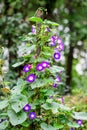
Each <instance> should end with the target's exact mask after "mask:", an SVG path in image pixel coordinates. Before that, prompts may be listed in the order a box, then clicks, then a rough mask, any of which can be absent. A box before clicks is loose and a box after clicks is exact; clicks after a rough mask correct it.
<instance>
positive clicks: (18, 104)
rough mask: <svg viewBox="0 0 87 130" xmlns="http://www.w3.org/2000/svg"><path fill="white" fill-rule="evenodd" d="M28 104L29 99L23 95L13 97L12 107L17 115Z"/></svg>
mask: <svg viewBox="0 0 87 130" xmlns="http://www.w3.org/2000/svg"><path fill="white" fill-rule="evenodd" d="M27 103H28V100H27V97H26V96H25V95H23V94H15V95H12V97H11V107H12V109H13V110H14V111H15V112H16V113H17V112H19V111H21V110H22V109H23V107H24V106H25V104H27Z"/></svg>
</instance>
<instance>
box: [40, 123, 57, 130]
mask: <svg viewBox="0 0 87 130" xmlns="http://www.w3.org/2000/svg"><path fill="white" fill-rule="evenodd" d="M40 125H41V128H42V129H43V130H57V129H56V128H54V127H53V126H51V125H48V124H46V123H41V124H40Z"/></svg>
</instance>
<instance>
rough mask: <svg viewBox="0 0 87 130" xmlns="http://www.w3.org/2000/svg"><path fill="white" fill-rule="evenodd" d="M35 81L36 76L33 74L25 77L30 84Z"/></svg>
mask: <svg viewBox="0 0 87 130" xmlns="http://www.w3.org/2000/svg"><path fill="white" fill-rule="evenodd" d="M35 79H36V75H35V74H30V75H28V77H27V81H28V82H30V83H32V82H34V80H35Z"/></svg>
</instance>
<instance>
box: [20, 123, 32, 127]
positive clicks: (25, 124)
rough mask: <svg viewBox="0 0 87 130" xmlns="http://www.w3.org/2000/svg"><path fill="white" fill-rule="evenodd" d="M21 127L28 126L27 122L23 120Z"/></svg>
mask: <svg viewBox="0 0 87 130" xmlns="http://www.w3.org/2000/svg"><path fill="white" fill-rule="evenodd" d="M21 125H22V126H23V127H29V125H30V124H29V122H23V123H22V124H21Z"/></svg>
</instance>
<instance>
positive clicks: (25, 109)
mask: <svg viewBox="0 0 87 130" xmlns="http://www.w3.org/2000/svg"><path fill="white" fill-rule="evenodd" d="M23 110H24V111H25V112H28V111H30V110H31V106H30V105H29V104H26V105H25V106H24V107H23Z"/></svg>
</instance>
